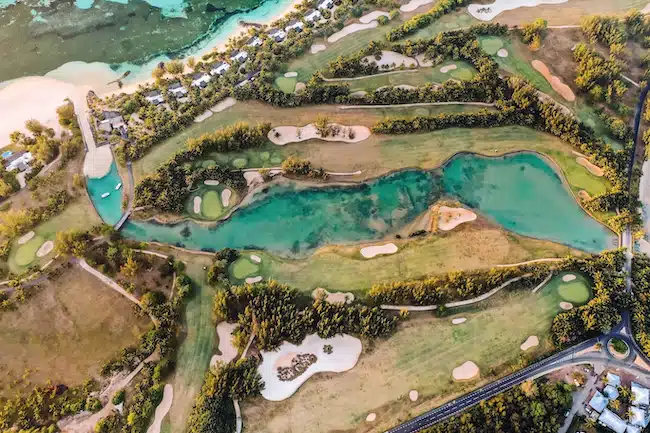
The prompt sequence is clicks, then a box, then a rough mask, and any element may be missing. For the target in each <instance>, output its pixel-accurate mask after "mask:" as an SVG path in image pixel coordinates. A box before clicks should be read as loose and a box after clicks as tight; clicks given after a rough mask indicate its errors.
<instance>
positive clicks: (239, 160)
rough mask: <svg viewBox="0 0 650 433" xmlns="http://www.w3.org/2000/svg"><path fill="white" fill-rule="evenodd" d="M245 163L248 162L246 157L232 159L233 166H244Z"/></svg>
mask: <svg viewBox="0 0 650 433" xmlns="http://www.w3.org/2000/svg"><path fill="white" fill-rule="evenodd" d="M246 164H248V160H247V159H246V158H236V159H233V161H232V166H233V167H235V168H244V167H246Z"/></svg>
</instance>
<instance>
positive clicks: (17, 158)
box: [3, 150, 34, 172]
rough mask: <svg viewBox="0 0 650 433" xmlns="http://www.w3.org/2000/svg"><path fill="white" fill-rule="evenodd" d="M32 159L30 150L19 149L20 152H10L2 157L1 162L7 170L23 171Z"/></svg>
mask: <svg viewBox="0 0 650 433" xmlns="http://www.w3.org/2000/svg"><path fill="white" fill-rule="evenodd" d="M33 159H34V157H33V156H32V154H31V153H30V152H25V151H24V150H21V151H20V152H16V153H12V154H11V155H10V156H8V157H6V158H4V160H3V163H4V166H5V168H6V169H7V171H14V170H18V171H20V172H23V171H25V170H27V169H28V168H29V163H30V162H31V161H32V160H33Z"/></svg>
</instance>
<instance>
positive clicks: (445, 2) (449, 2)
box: [386, 0, 470, 41]
mask: <svg viewBox="0 0 650 433" xmlns="http://www.w3.org/2000/svg"><path fill="white" fill-rule="evenodd" d="M467 3H470V2H469V0H438V1H436V3H435V4H434V5H433V7H432V8H431V9H429V10H428V11H427V12H425V13H421V14H417V15H415V16H414V17H413V18H411V19H408V20H406V21H405V22H404V24H402V25H401V26H399V27H396V28H394V29H392V30H390V31H389V32H388V33H387V34H386V39H388V40H389V41H396V40H398V39H402V38H403V37H404V36H408V35H411V34H413V33H415V32H417V31H418V30H420V29H422V28H424V27H427V26H428V25H429V24H431V23H432V22H434V21H435V20H437V19H438V18H440V17H441V16H443V15H445V14H448V13H450V12H453V11H455V10H456V9H457V8H459V7H462V6H465V5H467Z"/></svg>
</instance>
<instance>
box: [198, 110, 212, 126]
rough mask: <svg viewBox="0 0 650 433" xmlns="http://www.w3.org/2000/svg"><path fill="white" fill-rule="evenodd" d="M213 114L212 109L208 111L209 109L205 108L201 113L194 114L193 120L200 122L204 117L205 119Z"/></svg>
mask: <svg viewBox="0 0 650 433" xmlns="http://www.w3.org/2000/svg"><path fill="white" fill-rule="evenodd" d="M213 114H214V113H213V112H212V111H210V110H205V111H204V112H203V113H202V114H199V115H198V116H196V117H195V118H194V121H195V122H196V123H201V122H203V121H204V120H205V119H207V118H208V117H210V116H212V115H213Z"/></svg>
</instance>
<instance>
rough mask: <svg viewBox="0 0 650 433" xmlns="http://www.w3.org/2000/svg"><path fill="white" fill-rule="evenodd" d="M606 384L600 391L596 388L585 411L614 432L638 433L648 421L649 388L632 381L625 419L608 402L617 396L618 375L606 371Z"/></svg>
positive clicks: (619, 380) (619, 379) (619, 381)
mask: <svg viewBox="0 0 650 433" xmlns="http://www.w3.org/2000/svg"><path fill="white" fill-rule="evenodd" d="M606 382H607V384H606V386H605V387H604V388H603V390H602V391H600V390H596V392H595V393H594V395H593V396H592V397H591V399H590V400H589V403H588V406H587V408H586V412H587V414H588V416H589V417H590V418H592V419H594V420H597V421H598V423H599V424H601V425H602V426H604V427H607V428H608V429H610V430H612V431H614V432H616V433H640V432H641V431H642V430H643V429H644V428H645V427H646V426H647V425H648V423H649V422H650V414H649V406H650V389H648V388H645V387H643V386H641V385H639V384H638V383H636V382H632V384H631V390H632V396H631V400H630V406H629V407H628V409H627V417H626V418H628V420H627V421H625V420H624V419H623V418H621V417H620V416H619V415H618V414H617V413H616V412H614V411H613V410H611V409H609V408H608V406H610V402H612V401H615V400H617V399H618V397H619V387H620V386H621V378H620V376H618V375H616V374H613V373H611V372H610V373H607V380H606Z"/></svg>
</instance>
